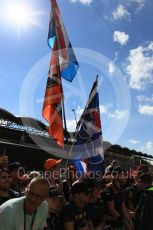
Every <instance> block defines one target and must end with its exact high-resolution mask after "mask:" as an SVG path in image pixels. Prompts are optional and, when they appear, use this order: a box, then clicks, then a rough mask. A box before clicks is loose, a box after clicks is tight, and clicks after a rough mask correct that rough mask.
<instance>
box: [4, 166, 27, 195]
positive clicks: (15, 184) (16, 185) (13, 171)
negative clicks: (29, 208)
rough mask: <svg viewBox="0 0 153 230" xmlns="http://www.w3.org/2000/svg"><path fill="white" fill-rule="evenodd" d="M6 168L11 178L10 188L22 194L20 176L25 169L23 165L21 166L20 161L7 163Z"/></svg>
mask: <svg viewBox="0 0 153 230" xmlns="http://www.w3.org/2000/svg"><path fill="white" fill-rule="evenodd" d="M8 169H9V171H10V175H11V178H12V185H11V189H12V190H14V191H16V192H18V193H19V194H22V188H21V177H22V176H23V174H24V171H25V169H24V167H22V165H21V163H20V162H13V163H11V164H9V167H8Z"/></svg>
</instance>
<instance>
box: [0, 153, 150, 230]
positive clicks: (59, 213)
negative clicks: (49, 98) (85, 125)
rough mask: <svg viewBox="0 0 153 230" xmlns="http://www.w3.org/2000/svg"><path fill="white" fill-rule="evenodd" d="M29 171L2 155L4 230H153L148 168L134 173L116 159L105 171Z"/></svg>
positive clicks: (52, 165) (52, 164) (51, 163)
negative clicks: (81, 172) (125, 168)
mask: <svg viewBox="0 0 153 230" xmlns="http://www.w3.org/2000/svg"><path fill="white" fill-rule="evenodd" d="M61 163H62V160H61V159H60V160H56V159H53V158H49V159H46V161H45V162H44V171H43V172H40V171H31V172H28V173H26V170H25V168H24V166H22V165H21V163H20V162H13V163H10V164H9V159H8V157H7V156H6V155H5V156H0V230H104V229H105V230H111V229H112V230H113V229H114V230H115V229H116V230H117V229H118V230H122V229H123V230H143V229H145V230H152V229H153V218H152V213H153V186H152V175H151V172H149V169H148V166H146V165H141V166H140V167H139V168H137V170H135V171H134V173H132V170H128V171H125V170H124V168H123V167H122V165H120V163H119V162H118V161H117V160H113V161H112V162H111V164H110V165H109V166H108V167H107V168H106V169H105V173H104V174H102V173H101V172H99V173H96V175H95V174H94V172H86V173H84V174H82V175H81V176H80V173H79V176H78V172H76V170H75V168H74V167H73V166H72V165H68V167H67V169H66V170H65V169H62V167H61Z"/></svg>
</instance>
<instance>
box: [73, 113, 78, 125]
mask: <svg viewBox="0 0 153 230" xmlns="http://www.w3.org/2000/svg"><path fill="white" fill-rule="evenodd" d="M72 112H73V113H74V118H75V122H76V126H77V123H78V122H77V118H76V113H75V109H72Z"/></svg>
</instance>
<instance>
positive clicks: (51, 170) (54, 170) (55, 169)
mask: <svg viewBox="0 0 153 230" xmlns="http://www.w3.org/2000/svg"><path fill="white" fill-rule="evenodd" d="M61 161H62V159H59V160H56V159H53V158H49V159H47V160H46V161H45V164H44V168H45V171H46V172H47V177H48V181H49V183H50V186H55V187H57V182H59V179H60V163H61Z"/></svg>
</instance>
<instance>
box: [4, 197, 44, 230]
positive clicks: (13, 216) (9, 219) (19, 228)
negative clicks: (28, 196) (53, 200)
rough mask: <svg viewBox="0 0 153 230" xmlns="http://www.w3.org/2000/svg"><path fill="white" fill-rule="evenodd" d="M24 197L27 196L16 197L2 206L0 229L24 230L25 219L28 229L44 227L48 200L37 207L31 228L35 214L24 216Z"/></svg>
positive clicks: (35, 229) (38, 229)
mask: <svg viewBox="0 0 153 230" xmlns="http://www.w3.org/2000/svg"><path fill="white" fill-rule="evenodd" d="M24 199H25V197H20V198H14V199H11V200H8V201H6V202H5V203H4V204H2V205H1V206H0V230H24V219H26V230H40V229H43V228H44V226H45V223H46V218H47V215H48V204H47V202H46V201H43V202H42V203H41V205H40V206H39V207H38V208H37V212H36V215H35V219H34V224H33V227H32V229H31V222H32V218H33V215H26V216H24V208H23V207H24Z"/></svg>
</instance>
